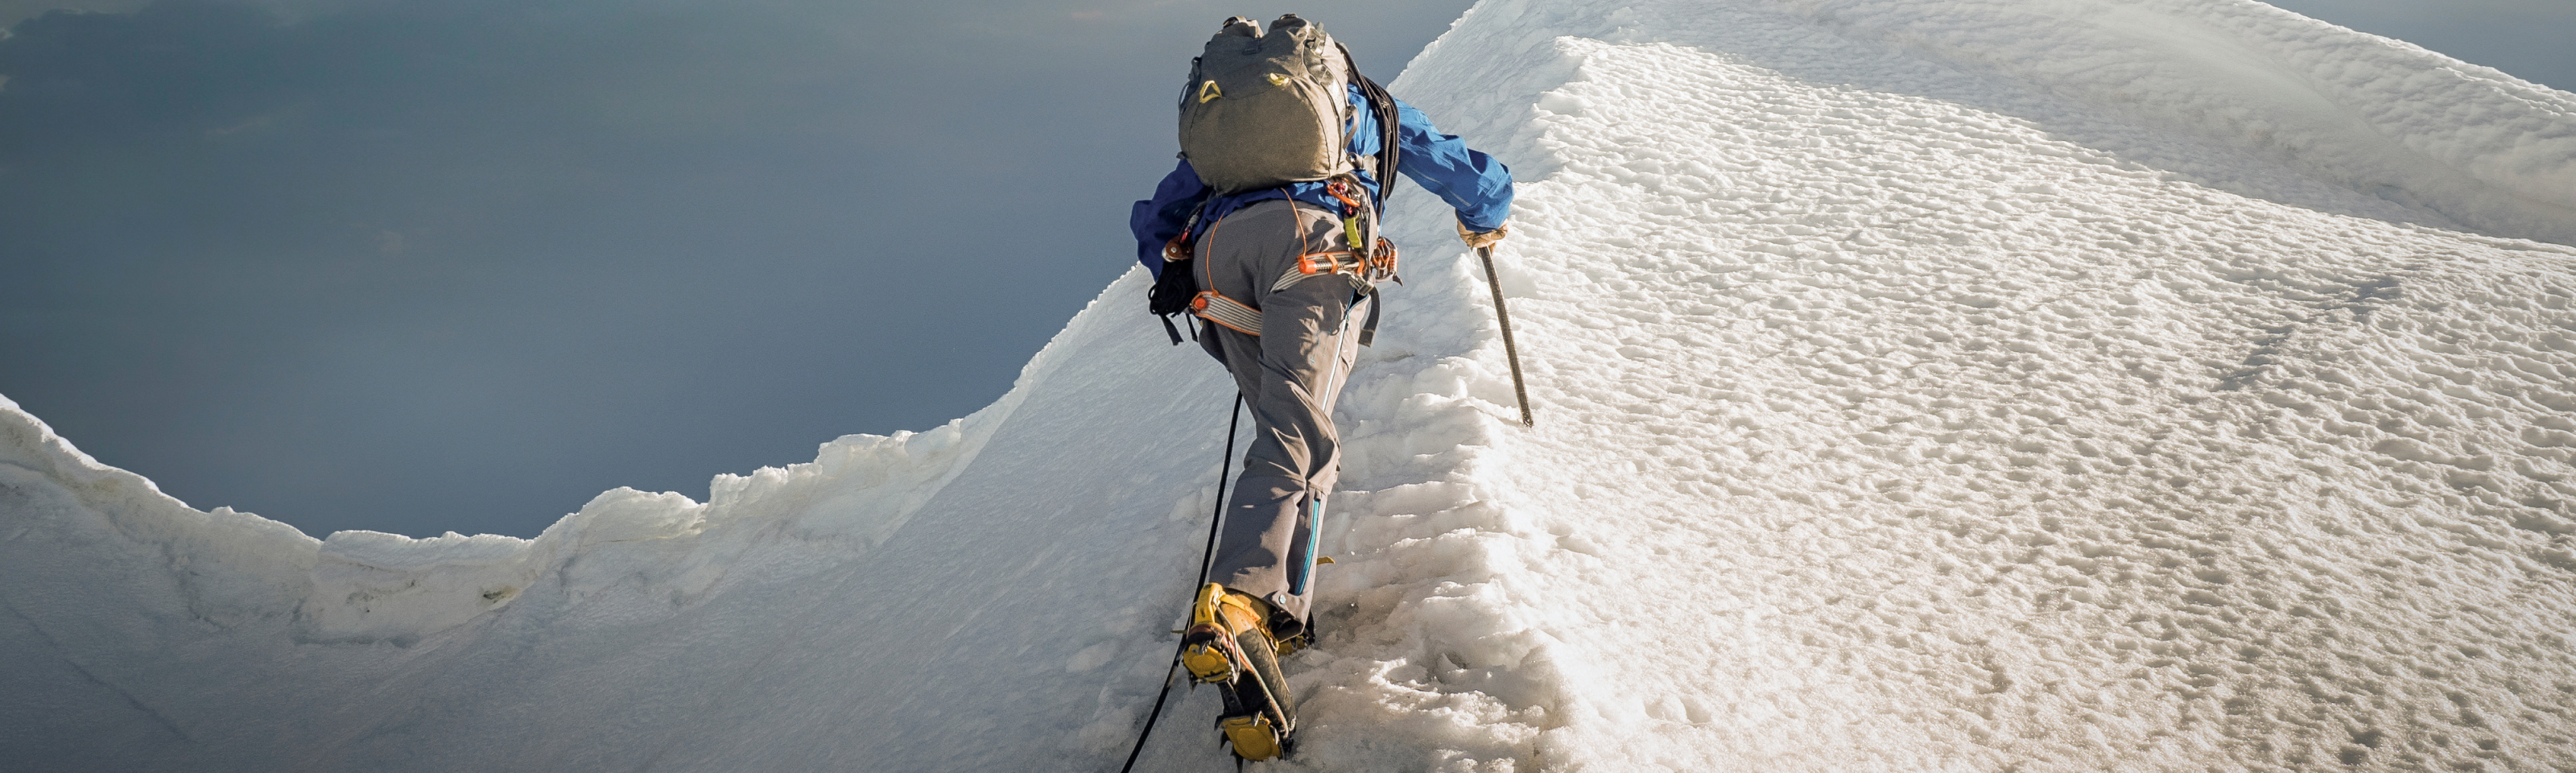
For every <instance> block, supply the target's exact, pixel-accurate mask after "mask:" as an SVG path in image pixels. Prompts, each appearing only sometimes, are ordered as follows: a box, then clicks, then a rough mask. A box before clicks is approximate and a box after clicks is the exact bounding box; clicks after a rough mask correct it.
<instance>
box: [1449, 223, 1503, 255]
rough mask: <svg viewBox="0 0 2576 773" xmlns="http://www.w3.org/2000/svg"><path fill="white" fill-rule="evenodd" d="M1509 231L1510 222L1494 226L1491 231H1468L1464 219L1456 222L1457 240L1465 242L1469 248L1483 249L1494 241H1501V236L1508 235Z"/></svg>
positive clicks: (1492, 244)
mask: <svg viewBox="0 0 2576 773" xmlns="http://www.w3.org/2000/svg"><path fill="white" fill-rule="evenodd" d="M1511 232H1512V224H1510V223H1504V224H1501V225H1497V226H1494V230H1491V231H1470V230H1467V223H1466V222H1465V221H1460V222H1459V223H1458V240H1459V241H1462V242H1466V243H1467V246H1468V247H1469V248H1471V249H1483V248H1486V247H1491V246H1494V243H1495V242H1499V241H1502V240H1503V237H1504V236H1508V235H1510V234H1511Z"/></svg>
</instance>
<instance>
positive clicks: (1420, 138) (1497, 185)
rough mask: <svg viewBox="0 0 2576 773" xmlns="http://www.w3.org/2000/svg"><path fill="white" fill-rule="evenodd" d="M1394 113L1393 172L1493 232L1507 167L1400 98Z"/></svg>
mask: <svg viewBox="0 0 2576 773" xmlns="http://www.w3.org/2000/svg"><path fill="white" fill-rule="evenodd" d="M1395 111H1396V116H1397V125H1396V141H1397V142H1398V143H1399V144H1400V145H1401V147H1402V148H1403V152H1401V153H1399V154H1397V156H1396V162H1395V171H1397V172H1400V173H1403V175H1404V176H1405V177H1409V178H1412V179H1413V182H1414V183H1415V184H1417V185H1421V186H1422V189H1423V190H1427V191H1430V192H1432V193H1433V194H1436V195H1438V196H1439V197H1440V200H1441V201H1445V202H1448V203H1449V206H1450V207H1452V208H1455V209H1457V210H1458V222H1461V223H1464V224H1466V226H1467V228H1469V229H1471V230H1476V231H1491V230H1494V229H1495V228H1496V227H1498V226H1501V225H1502V224H1503V219H1504V218H1507V217H1510V216H1511V214H1512V170H1511V169H1510V168H1509V167H1505V166H1503V162H1500V161H1496V160H1494V157H1492V156H1488V155H1485V154H1484V153H1481V152H1478V151H1476V150H1475V149H1473V148H1469V147H1467V143H1466V142H1464V141H1461V140H1459V139H1458V138H1457V137H1456V136H1455V135H1449V134H1442V133H1440V129H1439V128H1438V127H1434V126H1432V125H1431V117H1430V116H1426V115H1423V114H1422V111H1420V110H1415V109H1413V106H1412V105H1409V104H1405V102H1404V100H1401V99H1399V100H1396V101H1395ZM1193 181H1195V178H1193ZM1184 216H1186V214H1185V215H1184ZM1173 232H1174V233H1178V232H1179V230H1178V229H1174V231H1173Z"/></svg>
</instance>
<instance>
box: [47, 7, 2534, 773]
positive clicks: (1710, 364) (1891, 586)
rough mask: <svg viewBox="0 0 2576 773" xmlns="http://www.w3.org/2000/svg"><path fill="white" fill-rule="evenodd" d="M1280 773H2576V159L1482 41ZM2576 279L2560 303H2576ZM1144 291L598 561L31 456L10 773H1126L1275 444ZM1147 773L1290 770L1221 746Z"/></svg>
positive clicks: (2436, 76) (2217, 33)
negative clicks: (1493, 162)
mask: <svg viewBox="0 0 2576 773" xmlns="http://www.w3.org/2000/svg"><path fill="white" fill-rule="evenodd" d="M1393 88H1394V90H1395V91H1396V92H1397V93H1399V94H1401V95H1403V96H1405V97H1406V98H1407V99H1409V100H1411V101H1413V102H1414V103H1416V104H1418V105H1421V106H1422V107H1424V108H1425V109H1426V110H1429V111H1430V112H1431V113H1432V114H1433V115H1435V116H1438V117H1439V118H1440V119H1441V120H1442V122H1443V124H1444V127H1445V128H1448V129H1449V130H1451V131H1455V132H1459V133H1461V134H1463V135H1465V136H1467V138H1468V139H1469V140H1470V141H1471V142H1473V143H1475V144H1477V145H1479V146H1480V147H1485V148H1489V149H1492V150H1494V151H1496V152H1497V153H1498V154H1499V155H1501V156H1502V157H1503V158H1505V159H1506V160H1507V161H1509V162H1511V163H1512V164H1513V166H1514V168H1515V169H1516V170H1517V171H1518V172H1519V173H1520V174H1521V175H1522V176H1523V187H1522V189H1521V190H1522V193H1521V198H1520V204H1521V209H1520V212H1519V215H1518V216H1517V218H1516V227H1515V231H1514V236H1513V238H1512V240H1511V241H1509V242H1507V243H1506V246H1505V247H1504V249H1503V250H1502V252H1501V254H1500V257H1501V260H1502V263H1503V272H1504V275H1505V276H1504V278H1505V288H1506V290H1507V291H1508V292H1509V294H1510V295H1511V296H1512V302H1513V304H1514V305H1513V307H1512V311H1513V313H1514V314H1515V326H1516V328H1518V330H1519V332H1520V344H1521V347H1522V349H1523V356H1524V359H1525V362H1524V364H1525V365H1526V366H1527V367H1528V368H1529V376H1530V381H1531V386H1532V391H1531V396H1532V397H1533V398H1534V399H1535V401H1536V402H1537V403H1538V417H1539V426H1538V427H1537V428H1536V429H1535V430H1524V429H1521V428H1519V427H1518V426H1517V425H1516V424H1515V423H1514V422H1513V420H1514V418H1516V416H1515V413H1514V411H1513V409H1512V407H1511V399H1512V398H1511V387H1510V383H1509V380H1508V377H1507V376H1506V375H1505V372H1504V369H1503V361H1502V353H1501V349H1500V345H1499V342H1498V340H1497V339H1496V337H1495V327H1494V324H1493V322H1492V312H1491V309H1490V308H1489V306H1488V303H1487V301H1486V300H1485V298H1484V292H1485V291H1484V288H1483V285H1482V279H1481V278H1480V275H1479V274H1478V273H1477V271H1476V269H1474V268H1473V261H1472V260H1466V259H1462V258H1463V257H1464V256H1462V255H1461V254H1460V253H1459V251H1458V250H1457V248H1456V247H1455V246H1454V245H1455V242H1454V241H1453V240H1452V239H1451V237H1449V236H1448V235H1447V233H1446V230H1447V228H1448V226H1447V223H1446V221H1445V219H1444V218H1445V215H1444V214H1443V213H1442V212H1441V211H1440V210H1439V208H1438V204H1437V202H1435V201H1433V200H1432V199H1431V197H1429V196H1427V195H1423V194H1422V193H1420V192H1418V191H1413V192H1407V193H1400V194H1398V199H1397V204H1396V214H1395V216H1394V223H1393V227H1394V229H1395V233H1394V235H1395V236H1396V237H1397V238H1398V239H1399V240H1400V241H1401V242H1402V243H1404V244H1406V245H1408V246H1409V248H1410V249H1409V251H1408V258H1407V259H1408V267H1409V271H1408V274H1407V280H1408V282H1409V283H1408V284H1406V285H1404V286H1401V287H1391V288H1389V296H1390V299H1391V310H1390V311H1389V316H1388V318H1387V328H1386V329H1385V330H1383V331H1382V332H1381V335H1380V342H1379V345H1378V346H1377V347H1375V348H1373V349H1370V350H1367V352H1366V354H1365V356H1364V361H1363V364H1362V366H1361V368H1360V370H1359V372H1358V373H1357V374H1356V375H1355V378H1354V380H1353V383H1352V384H1351V386H1350V388H1349V390H1348V391H1347V392H1346V393H1345V396H1344V398H1343V400H1342V406H1343V415H1341V416H1340V417H1339V420H1340V423H1341V426H1342V427H1343V430H1344V435H1345V442H1346V443H1347V449H1348V453H1349V457H1348V460H1347V462H1346V472H1345V475H1344V484H1343V485H1344V486H1345V490H1344V491H1342V492H1341V493H1340V494H1339V495H1338V496H1337V497H1336V498H1335V499H1334V500H1333V503H1332V508H1331V511H1330V513H1329V515H1328V531H1327V534H1328V535H1329V536H1328V537H1327V542H1326V544H1325V547H1326V549H1327V550H1328V552H1330V553H1331V554H1332V555H1334V556H1335V557H1336V558H1337V559H1338V560H1339V562H1340V563H1337V564H1335V565H1333V566H1331V567H1327V568H1326V569H1325V570H1324V571H1323V573H1322V575H1321V579H1320V585H1319V592H1320V593H1321V594H1322V601H1321V603H1319V605H1318V608H1319V609H1320V610H1322V612H1321V614H1320V617H1319V624H1320V626H1321V628H1322V630H1323V632H1324V636H1323V640H1322V641H1321V643H1320V646H1318V647H1316V648H1315V649H1312V650H1309V651H1307V652H1305V653H1301V654H1299V655H1298V656H1296V657H1294V658H1292V659H1290V661H1289V669H1290V671H1291V672H1292V674H1293V677H1292V681H1293V682H1294V687H1295V689H1296V690H1297V691H1298V692H1299V694H1300V695H1301V699H1302V705H1303V706H1304V712H1305V722H1306V727H1305V729H1304V731H1303V732H1302V733H1301V744H1302V745H1301V747H1300V749H1299V752H1298V755H1297V757H1296V759H1294V760H1292V761H1289V762H1285V763H1273V764H1270V765H1266V766H1264V767H1268V768H1272V769H1281V770H1289V769H1295V770H1422V771H1432V770H1437V771H1512V770H1518V771H1527V770H1575V769H1583V770H1601V771H1626V770H1656V769H1674V770H2006V769H2016V770H2043V769H2044V770H2066V771H2092V770H2185V769H2188V770H2204V769H2227V770H2232V769H2314V768H2328V767H2346V766H2350V767H2353V768H2356V769H2362V770H2452V769H2488V770H2535V771H2538V770H2567V769H2570V768H2576V752H2571V749H2576V738H2572V737H2571V736H2576V717H2571V712H2576V655H2571V654H2570V653H2569V643H2568V640H2567V637H2568V636H2570V635H2571V633H2576V598H2571V596H2576V589H2571V587H2570V586H2571V582H2576V544H2571V540H2576V536H2571V535H2576V514H2571V513H2570V512H2569V506H2568V502H2569V501H2570V500H2571V499H2576V464H2571V463H2576V419H2571V415H2576V309H2571V308H2570V303H2571V301H2576V249H2570V248H2567V247H2563V246H2558V245H2555V244H2548V243H2544V241H2560V242H2564V241H2570V238H2569V237H2570V234H2571V233H2576V232H2571V230H2570V229H2571V228H2576V218H2570V217H2569V216H2568V212H2569V206H2570V204H2571V197H2576V185H2571V183H2570V181H2571V179H2576V178H2571V174H2576V172H2571V170H2576V162H2571V158H2576V151H2571V146H2570V143H2571V141H2576V140H2571V137H2576V109H2571V108H2570V104H2571V102H2570V100H2571V97H2570V96H2569V95H2567V94H2564V93H2560V92H2554V91H2547V90H2544V89H2540V88H2538V87H2534V86H2531V85H2530V84H2526V83H2522V82H2519V81H2515V80H2512V79H2510V78H2507V77H2504V76H2502V75H2501V74H2498V73H2495V72H2493V71H2489V70H2482V69H2479V68H2475V67H2471V66H2468V65H2463V64H2460V63H2458V62H2455V61H2452V60H2449V59H2446V58H2443V57H2441V56H2439V55H2436V54H2432V53H2429V52H2425V51H2422V50H2420V49H2415V48H2412V47H2409V46H2406V45H2404V44H2401V43H2396V42H2394V41H2388V40H2384V39H2379V38H2373V37H2369V36H2364V35H2359V34H2356V33H2352V32H2349V31H2345V30H2341V29H2337V28H2333V27H2330V26H2327V25H2323V24H2320V23H2317V22H2313V21H2309V20H2305V19H2302V18H2299V17H2296V16H2292V15H2289V14H2286V13H2282V12H2279V11H2275V10H2272V9H2270V8H2268V7H2264V6H2259V5H2255V4H2252V3H2244V2H2222V1H2219V0H2202V1H2196V2H2137V3H2117V4H2113V3H2100V4H2095V3H2083V2H2072V1H2059V2H2048V1H2044V0H2024V1H2022V2H2002V1H2000V0H1952V1H1951V2H1946V3H1939V4H1932V3H1893V2H1796V1H1792V2H1760V1H1759V0H1738V1H1736V2H1716V3H1710V2H1688V3H1685V2H1635V3H1627V4H1624V5H1623V6H1622V7H1617V8H1612V7H1597V8H1596V7H1586V6H1584V5H1583V4H1579V3H1572V2H1496V1H1490V0H1489V2H1486V3H1484V4H1482V5H1480V6H1478V7H1477V8H1476V9H1475V10H1473V11H1471V12H1470V13H1469V14H1468V15H1467V16H1466V17H1464V18H1463V19H1461V20H1460V22H1459V23H1458V25H1457V26H1456V27H1455V28H1454V29H1453V30H1452V31H1451V32H1450V33H1449V35H1447V36H1446V37H1444V38H1442V39H1441V41H1440V42H1438V43H1436V44H1434V46H1433V47H1432V48H1431V49H1429V50H1427V51H1425V52H1424V53H1423V54H1422V56H1421V57H1419V58H1418V59H1416V60H1415V62H1414V63H1413V65H1412V67H1411V68H1410V69H1408V70H1407V71H1406V74H1405V75H1404V77H1402V78H1400V79H1399V80H1398V81H1397V82H1396V83H1395V84H1394V85H1393ZM2535 240H2539V241H2535ZM1144 287H1145V282H1144V281H1143V279H1142V277H1141V275H1138V274H1132V273H1131V274H1130V275H1129V276H1127V277H1125V278H1123V279H1121V280H1119V281H1118V282H1117V283H1115V284H1113V285H1111V286H1110V287H1109V288H1107V289H1106V290H1105V291H1104V292H1103V294H1102V295H1101V297H1100V299H1099V300H1098V301H1095V302H1094V304H1093V305H1092V307H1091V308H1089V309H1087V310H1085V311H1084V312H1083V313H1081V314H1080V315H1078V316H1077V317H1075V318H1074V320H1073V321H1072V322H1071V323H1070V324H1069V325H1067V327H1066V328H1065V330H1064V331H1063V332H1062V333H1061V334H1059V335H1058V336H1057V338H1056V339H1055V340H1054V341H1053V342H1052V343H1050V344H1049V345H1048V347H1047V348H1046V350H1045V351H1044V352H1042V353H1041V354H1039V355H1038V357H1037V358H1036V359H1034V360H1033V361H1032V362H1031V363H1030V364H1029V366H1028V368H1027V369H1026V370H1025V371H1024V373H1023V375H1022V378H1021V380H1020V383H1019V384H1018V385H1017V386H1016V387H1015V388H1014V389H1013V391H1012V392H1011V393H1010V394H1009V395H1007V396H1005V397H1004V398H1003V399H1002V400H1001V401H999V402H997V403H996V404H994V405H993V406H991V407H989V408H987V409H985V410H984V411H981V412H978V413H977V414H975V415H973V416H970V417H967V418H965V419H962V420H959V421H958V422H955V423H952V424H950V425H948V426H946V427H941V428H939V429H936V430H933V431H930V432H925V433H920V434H910V433H904V434H898V435H897V436H895V437H878V436H864V435H854V436H850V437H845V438H842V439H840V440H837V441H834V442H832V443H829V444H826V445H824V446H823V448H822V451H821V453H820V454H819V455H818V457H817V459H816V461H815V462H813V463H811V464H803V465H796V466H793V467H789V468H786V469H764V470H761V471H759V472H756V473H754V474H752V475H749V476H724V477H721V478H719V479H718V482H717V484H716V485H715V487H714V494H713V496H712V497H711V501H710V502H706V503H698V502H692V501H689V500H688V499H686V498H684V497H681V496H678V495H674V494H648V493H643V492H637V491H632V490H623V489H621V490H618V491H611V492H608V493H605V494H602V495H600V497H599V498H598V499H596V500H594V501H593V502H592V503H590V505H589V506H587V507H585V508H583V509H582V511H581V512H579V513H575V514H573V515H571V516H568V517H566V518H565V519H564V520H563V521H562V522H560V523H558V524H556V525H555V526H554V527H552V528H550V529H548V530H547V531H546V532H545V533H544V534H543V535H541V536H539V537H538V538H537V539H534V540H518V539H514V538H507V537H492V536H480V537H464V536H457V535H449V536H447V537H442V538H438V539H430V540H413V539H409V538H404V537H397V536H393V535H381V534H371V533H358V532H344V533H340V534H335V535H332V536H331V538H330V539H328V540H324V541H315V540H313V539H311V538H309V537H306V536H304V535H302V534H300V533H297V532H296V531H295V530H294V529H292V528H289V527H287V526H284V525H282V524H278V523H275V522H271V521H267V520H265V519H261V518H258V517H256V516H252V515H247V514H241V513H236V512H233V511H231V510H228V509H220V508H219V509H217V510H215V511H214V512H211V513H205V512H198V511H195V510H192V509H189V508H188V507H187V506H186V505H184V504H181V503H179V502H177V501H176V500H173V499H171V498H169V497H167V496H163V495H161V494H160V493H159V492H158V491H156V490H154V489H153V487H152V485H151V483H150V482H149V481H146V480H144V479H142V478H140V477H137V476H135V475H132V474H130V473H126V472H123V471H120V470H115V469H111V468H106V467H104V466H101V465H99V464H97V463H96V462H95V461H93V460H91V459H89V458H88V457H86V456H84V455H82V454H80V453H79V452H78V451H77V450H76V449H74V448H73V447H72V446H71V445H70V444H69V443H68V442H66V441H64V440H62V439H61V438H59V437H56V436H54V435H53V434H52V433H51V432H50V431H48V430H47V429H46V428H45V427H44V425H43V424H42V423H41V422H38V421H37V420H36V419H35V418H33V417H31V416H28V415H26V414H25V413H24V412H22V411H19V410H18V409H17V408H16V407H15V406H14V404H5V401H0V517H5V520H0V602H5V604H6V606H7V609H8V610H9V612H10V614H9V615H6V616H5V617H0V655H5V657H7V659H8V662H9V663H10V666H9V667H8V668H7V669H5V670H0V680H5V681H0V695H7V696H9V697H8V698H7V699H6V700H0V759H9V760H12V761H13V762H17V763H18V764H25V765H27V766H29V768H30V769H119V770H189V771H204V770H261V771H268V770H387V771H405V770H419V771H450V770H479V769H499V770H546V771H585V770H602V771H607V770H617V771H626V770H657V771H677V770H726V771H732V770H815V769H855V770H960V771H965V770H975V771H983V770H1098V769H1105V768H1110V767H1113V766H1114V765H1115V764H1116V763H1117V761H1118V760H1119V759H1120V756H1121V755H1123V754H1124V752H1125V749H1126V744H1127V743H1128V741H1129V740H1130V739H1132V738H1133V734H1134V732H1135V731H1136V728H1137V727H1138V725H1139V723H1140V722H1141V721H1142V720H1143V717H1144V712H1145V709H1146V707H1147V706H1149V705H1150V704H1151V702H1152V700H1153V690H1154V689H1155V688H1156V687H1157V686H1158V681H1157V680H1159V679H1160V678H1161V676H1162V674H1163V673H1164V668H1165V666H1166V664H1167V663H1168V662H1169V657H1170V652H1171V647H1172V641H1173V636H1172V635H1171V634H1169V633H1167V632H1166V631H1167V630H1168V629H1169V628H1170V627H1172V624H1173V622H1174V621H1175V620H1176V619H1177V616H1178V615H1179V613H1180V611H1181V606H1182V605H1183V603H1184V602H1185V597H1186V594H1187V590H1188V588H1187V586H1188V584H1189V582H1190V579H1191V577H1192V572H1193V571H1194V570H1195V568H1196V558H1197V556H1198V554H1199V550H1200V548H1201V546H1202V544H1203V542H1202V540H1203V539H1204V538H1205V534H1206V528H1207V524H1206V521H1205V519H1206V518H1207V514H1208V511H1209V508H1210V507H1211V506H1212V505H1213V503H1214V501H1215V497H1216V495H1217V491H1218V488H1217V481H1216V473H1217V466H1218V465H1217V456H1218V451H1219V449H1220V448H1221V444H1222V442H1223V437H1222V435H1223V432H1224V427H1225V416H1224V415H1223V411H1224V409H1225V406H1226V405H1227V401H1228V399H1229V397H1230V395H1229V394H1228V393H1227V385H1226V383H1225V379H1224V378H1223V376H1222V374H1221V373H1220V372H1219V371H1218V370H1217V369H1216V368H1215V366H1214V365H1212V364H1210V363H1208V362H1206V361H1205V359H1204V356H1203V355H1200V354H1198V353H1197V352H1195V351H1194V350H1193V349H1191V348H1188V347H1179V348H1175V347H1169V346H1165V345H1164V344H1163V342H1162V341H1161V338H1160V331H1159V329H1157V328H1155V327H1154V326H1153V324H1152V323H1151V322H1150V321H1149V320H1148V319H1147V318H1146V317H1144V316H1143V315H1142V314H1140V313H1138V312H1139V308H1138V306H1139V303H1140V302H1139V301H1138V297H1139V296H1141V295H1142V293H1143V290H1144ZM1174 703H1175V705H1174V707H1173V708H1172V709H1171V716H1170V717H1169V718H1167V719H1166V720H1165V722H1164V724H1163V725H1162V728H1161V730H1159V731H1158V732H1157V735H1156V738H1155V742H1154V744H1153V745H1152V746H1151V747H1150V748H1149V750H1148V752H1147V754H1146V757H1145V762H1144V764H1143V766H1142V767H1144V768H1146V769H1149V770H1158V771H1159V770H1168V771H1207V770H1219V769H1223V766H1225V765H1227V764H1229V763H1227V762H1226V756H1225V753H1224V752H1223V751H1222V749H1221V748H1219V747H1218V746H1217V745H1216V744H1215V743H1214V741H1213V738H1212V736H1213V734H1212V733H1210V732H1209V731H1208V730H1207V728H1206V723H1207V722H1208V719H1209V718H1210V717H1212V716H1213V715H1214V713H1215V700H1214V697H1213V695H1212V694H1211V692H1210V691H1207V690H1199V691H1196V692H1193V693H1186V694H1184V695H1183V696H1182V697H1180V698H1178V699H1176V700H1175V702H1174Z"/></svg>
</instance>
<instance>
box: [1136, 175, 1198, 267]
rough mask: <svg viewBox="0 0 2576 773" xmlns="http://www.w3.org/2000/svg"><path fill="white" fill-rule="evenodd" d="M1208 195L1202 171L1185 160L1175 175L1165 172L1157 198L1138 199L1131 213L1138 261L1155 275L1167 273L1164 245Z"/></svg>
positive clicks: (1175, 234)
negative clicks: (1201, 178)
mask: <svg viewBox="0 0 2576 773" xmlns="http://www.w3.org/2000/svg"><path fill="white" fill-rule="evenodd" d="M1207 197H1208V187H1207V184H1206V183H1202V182H1199V173H1198V170H1195V169H1191V168H1190V162H1189V161H1187V160H1183V161H1181V162H1180V164H1179V165H1178V166H1175V167H1174V168H1173V169H1172V173H1171V174H1167V175H1163V182H1162V184H1159V185H1156V186H1154V197H1153V198H1150V199H1146V200H1144V201H1139V202H1136V208H1135V209H1134V210H1133V211H1131V212H1129V213H1128V215H1127V230H1129V231H1133V232H1135V234H1136V260H1137V262H1140V263H1143V264H1145V270H1146V271H1150V272H1153V274H1154V278H1156V279H1160V278H1162V276H1163V245H1165V244H1169V243H1171V241H1172V237H1175V236H1179V235H1181V229H1182V228H1184V227H1187V226H1188V225H1189V220H1190V211H1191V210H1194V209H1197V208H1198V206H1199V202H1201V201H1205V200H1207Z"/></svg>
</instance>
